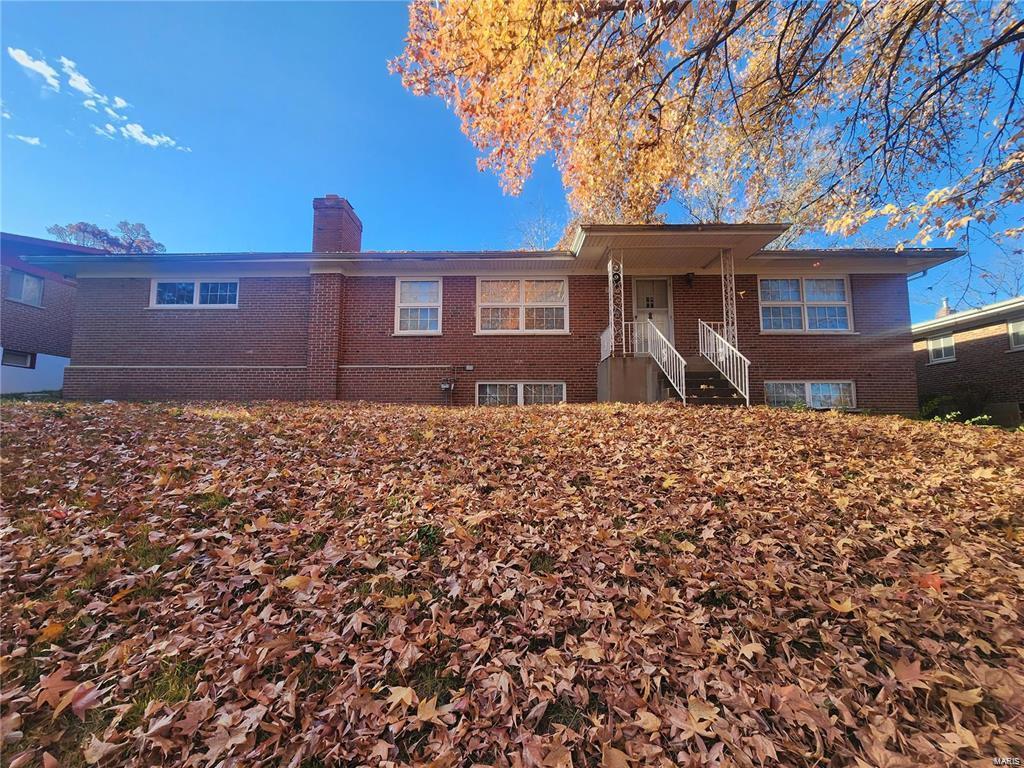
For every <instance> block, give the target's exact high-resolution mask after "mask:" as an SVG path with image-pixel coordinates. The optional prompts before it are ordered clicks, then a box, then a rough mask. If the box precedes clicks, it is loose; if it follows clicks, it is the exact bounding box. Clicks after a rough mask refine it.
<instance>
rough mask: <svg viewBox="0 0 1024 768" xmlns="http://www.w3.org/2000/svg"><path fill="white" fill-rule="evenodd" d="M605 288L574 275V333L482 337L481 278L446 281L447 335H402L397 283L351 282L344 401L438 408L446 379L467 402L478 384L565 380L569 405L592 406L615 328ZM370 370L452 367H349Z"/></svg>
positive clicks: (345, 316)
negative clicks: (603, 342)
mask: <svg viewBox="0 0 1024 768" xmlns="http://www.w3.org/2000/svg"><path fill="white" fill-rule="evenodd" d="M606 286H607V278H605V277H603V276H596V275H595V276H586V277H570V278H569V331H570V334H569V335H559V336H553V335H500V336H497V335H496V336H489V335H482V336H477V335H475V332H476V278H475V277H472V276H457V277H445V278H444V286H443V306H442V319H441V328H442V331H443V335H442V336H395V335H393V334H394V324H395V278H394V277H348V278H345V280H344V288H343V291H342V294H343V295H342V306H343V311H342V318H341V337H340V347H341V353H340V362H341V366H342V367H341V370H340V372H339V376H338V396H339V398H341V399H343V400H359V399H365V400H379V401H401V402H422V403H439V402H443V399H442V397H441V388H440V383H441V380H442V379H443V378H447V377H449V376H454V377H455V379H456V382H455V391H454V397H453V401H454V402H455V403H456V404H460V405H469V404H472V403H474V402H475V397H476V382H478V381H523V380H527V381H528V380H535V381H540V380H543V381H564V382H565V385H566V397H567V399H568V400H569V401H570V402H587V401H593V400H595V399H596V398H597V363H598V358H599V357H600V341H599V337H600V334H601V331H602V330H603V329H604V327H605V326H606V325H607V324H608V299H607V291H606ZM367 365H376V366H385V365H392V366H416V365H419V366H424V365H442V366H452V368H450V369H448V368H391V369H388V368H384V367H380V368H362V367H361V368H351V367H347V366H367ZM466 365H472V366H474V370H472V371H466V370H465V366H466Z"/></svg>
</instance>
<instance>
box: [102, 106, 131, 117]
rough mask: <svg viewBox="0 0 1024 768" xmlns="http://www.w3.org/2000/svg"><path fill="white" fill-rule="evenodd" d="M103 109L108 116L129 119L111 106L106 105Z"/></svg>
mask: <svg viewBox="0 0 1024 768" xmlns="http://www.w3.org/2000/svg"><path fill="white" fill-rule="evenodd" d="M103 111H104V112H106V113H107V115H108V116H110V117H112V118H114V119H115V120H127V119H128V118H127V117H125V116H124V115H119V114H117V112H115V111H114V110H112V109H111V108H110V107H104V108H103Z"/></svg>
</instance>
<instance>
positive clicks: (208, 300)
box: [149, 280, 238, 308]
mask: <svg viewBox="0 0 1024 768" xmlns="http://www.w3.org/2000/svg"><path fill="white" fill-rule="evenodd" d="M149 304H150V306H152V307H170V308H181V307H211V308H231V307H237V306H238V281H237V280H154V281H153V283H152V288H151V292H150V300H149Z"/></svg>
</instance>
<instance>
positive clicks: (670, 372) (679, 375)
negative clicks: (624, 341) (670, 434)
mask: <svg viewBox="0 0 1024 768" xmlns="http://www.w3.org/2000/svg"><path fill="white" fill-rule="evenodd" d="M640 327H642V328H644V331H645V332H646V339H645V341H646V348H647V349H646V353H647V354H648V355H650V356H651V357H653V358H654V362H656V363H657V364H658V367H659V368H661V370H662V371H663V372H664V373H665V376H666V377H667V378H668V380H669V383H670V384H671V385H672V387H673V388H674V389H675V391H676V392H678V393H679V397H681V398H682V400H683V405H685V404H686V361H685V360H684V359H683V356H682V355H680V354H679V351H678V350H677V349H676V348H675V347H673V346H672V343H671V342H670V341H669V340H668V339H666V338H665V335H664V334H663V333H662V332H661V331H659V330H658V326H656V325H655V324H654V321H653V320H647V322H646V324H641V325H640Z"/></svg>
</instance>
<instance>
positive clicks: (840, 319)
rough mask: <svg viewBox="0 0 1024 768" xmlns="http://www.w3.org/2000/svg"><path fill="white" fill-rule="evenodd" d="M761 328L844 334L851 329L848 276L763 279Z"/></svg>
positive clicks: (760, 285)
mask: <svg viewBox="0 0 1024 768" xmlns="http://www.w3.org/2000/svg"><path fill="white" fill-rule="evenodd" d="M759 297H760V299H761V330H762V331H768V332H772V331H782V332H786V331H790V332H801V333H837V332H838V333H842V332H846V331H850V330H852V323H851V314H852V313H851V311H850V286H849V283H848V281H847V279H846V278H845V277H803V278H800V277H787V278H762V279H761V280H760V281H759Z"/></svg>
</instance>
